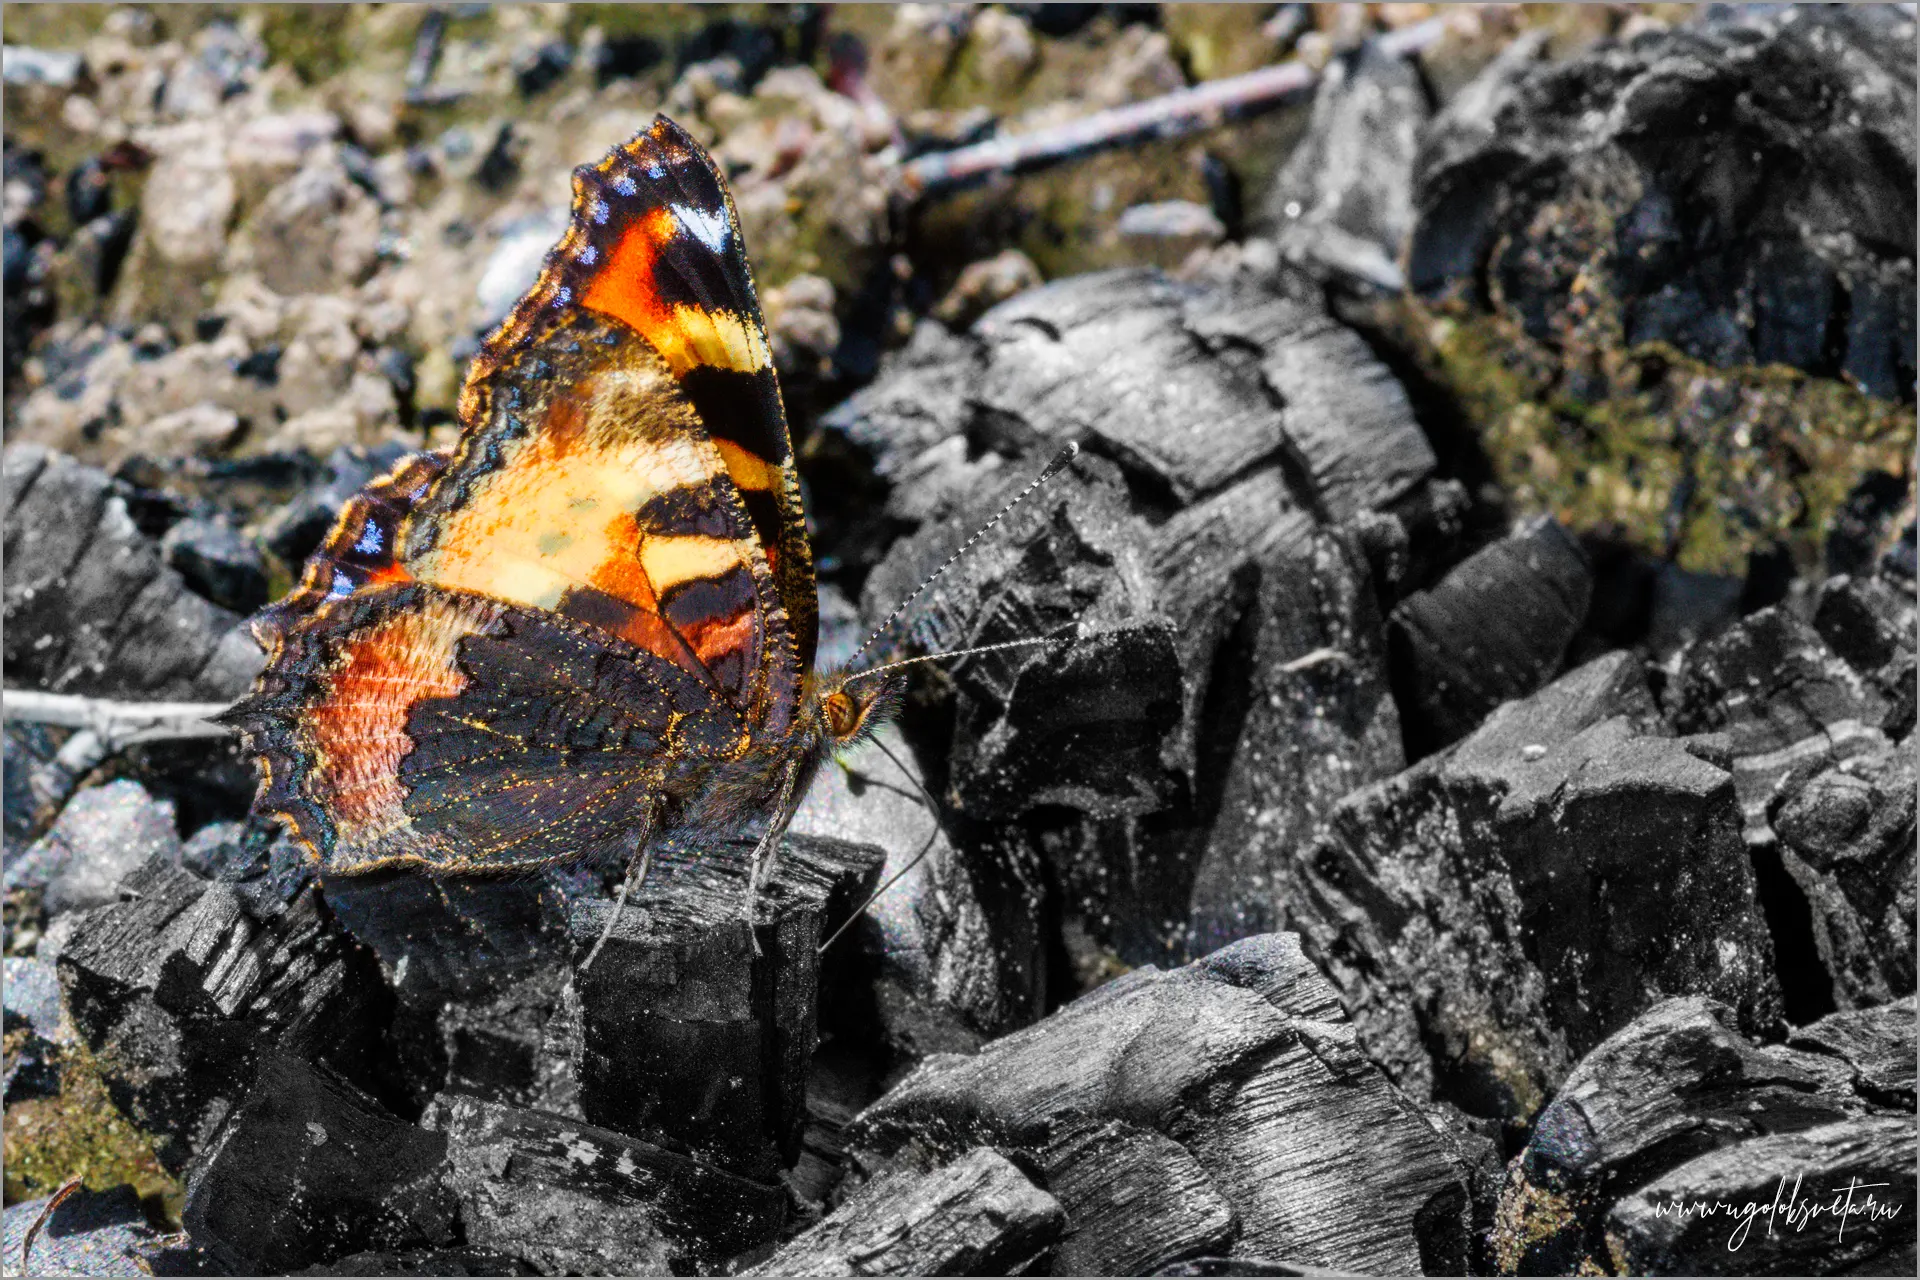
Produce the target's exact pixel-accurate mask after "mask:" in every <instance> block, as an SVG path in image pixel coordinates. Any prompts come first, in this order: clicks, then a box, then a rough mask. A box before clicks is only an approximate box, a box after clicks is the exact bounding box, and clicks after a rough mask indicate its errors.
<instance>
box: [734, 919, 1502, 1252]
mask: <svg viewBox="0 0 1920 1280" xmlns="http://www.w3.org/2000/svg"><path fill="white" fill-rule="evenodd" d="M1108 1122H1118V1123H1123V1124H1126V1125H1129V1126H1132V1127H1134V1128H1136V1129H1139V1130H1141V1131H1146V1132H1151V1133H1154V1134H1157V1135H1159V1136H1160V1137H1162V1138H1165V1139H1167V1140H1169V1141H1171V1142H1173V1143H1176V1144H1177V1145H1178V1146H1180V1147H1181V1148H1183V1149H1184V1150H1185V1151H1186V1153H1187V1155H1188V1156H1189V1157H1190V1159H1191V1160H1192V1162H1193V1165H1194V1166H1197V1168H1198V1169H1199V1170H1201V1171H1204V1174H1205V1176H1206V1178H1207V1179H1208V1180H1209V1181H1210V1182H1211V1185H1212V1190H1213V1192H1214V1193H1215V1194H1217V1195H1218V1197H1219V1198H1220V1199H1222V1200H1224V1201H1225V1202H1226V1204H1227V1205H1228V1206H1230V1207H1231V1209H1232V1212H1233V1215H1234V1217H1235V1219H1236V1220H1237V1223H1238V1231H1237V1232H1235V1233H1230V1235H1231V1238H1230V1239H1223V1238H1221V1237H1222V1234H1223V1233H1215V1232H1211V1231H1206V1232H1202V1233H1196V1234H1206V1235H1208V1236H1209V1238H1211V1239H1214V1240H1217V1241H1218V1242H1219V1243H1220V1244H1221V1245H1228V1244H1230V1245H1231V1246H1232V1252H1234V1253H1246V1254H1251V1255H1256V1256H1258V1255H1267V1256H1278V1257H1287V1258H1297V1259H1300V1260H1302V1261H1305V1262H1308V1263H1310V1264H1312V1265H1315V1266H1324V1267H1332V1268H1335V1269H1343V1270H1361V1271H1400V1272H1411V1271H1414V1270H1416V1269H1419V1268H1421V1267H1422V1265H1423V1262H1424V1261H1427V1260H1429V1259H1432V1260H1434V1262H1435V1265H1445V1263H1444V1262H1442V1261H1440V1260H1442V1259H1459V1258H1463V1257H1464V1245H1465V1221H1464V1209H1465V1200H1466V1196H1465V1187H1464V1185H1463V1183H1462V1181H1461V1175H1462V1170H1461V1167H1460V1165H1459V1164H1458V1163H1457V1161H1456V1159H1455V1158H1454V1156H1453V1153H1452V1151H1451V1148H1450V1144H1449V1143H1448V1142H1447V1141H1446V1140H1445V1139H1443V1138H1442V1136H1441V1135H1440V1134H1438V1133H1437V1132H1436V1131H1435V1130H1434V1129H1433V1128H1432V1127H1431V1125H1430V1123H1429V1122H1428V1120H1427V1119H1426V1118H1425V1117H1423V1116H1421V1115H1420V1114H1419V1113H1418V1112H1417V1111H1416V1110H1415V1109H1414V1108H1413V1107H1412V1105H1411V1104H1410V1103H1409V1102H1408V1101H1407V1099H1406V1098H1405V1097H1403V1096H1402V1095H1401V1094H1400V1093H1399V1091H1398V1090H1396V1089H1395V1088H1394V1087H1393V1086H1392V1085H1390V1084H1389V1083H1388V1082H1387V1081H1386V1080H1385V1079H1384V1078H1383V1077H1382V1076H1381V1075H1380V1073H1379V1072H1378V1071H1377V1070H1375V1069H1374V1068H1373V1067H1372V1066H1371V1065H1370V1064H1369V1063H1368V1062H1367V1060H1366V1058H1365V1057H1364V1056H1362V1054H1361V1053H1360V1051H1359V1048H1358V1046H1357V1043H1356V1041H1355V1038H1354V1032H1353V1027H1352V1025H1351V1024H1350V1023H1348V1022H1347V1021H1346V1020H1345V1018H1344V1016H1343V1015H1342V1014H1341V1012H1340V1008H1339V1000H1338V997H1337V995H1336V993H1335V992H1334V991H1333V989H1332V988H1331V987H1329V986H1328V985H1327V983H1326V980H1325V979H1324V978H1322V977H1321V976H1320V975H1319V974H1318V973H1317V972H1316V971H1315V970H1314V968H1313V966H1312V964H1311V963H1310V962H1309V961H1308V960H1307V959H1306V958H1305V956H1304V955H1303V954H1302V952H1301V950H1300V946H1299V941H1298V939H1297V938H1294V937H1292V936H1290V935H1285V934H1278V935H1273V934H1270V935H1264V936H1262V937H1258V938H1251V939H1248V940H1246V941H1243V942H1239V943H1236V944H1234V945H1233V946H1231V947H1227V948H1225V949H1223V950H1221V951H1218V952H1215V953H1214V954H1213V955H1211V956H1209V957H1207V958H1206V959H1204V960H1201V961H1198V962H1196V963H1194V964H1192V965H1188V966H1186V967H1185V968H1182V969H1177V970H1174V971H1171V972H1160V971H1156V970H1152V969H1142V970H1135V971H1134V972H1132V973H1130V974H1128V975H1126V976H1125V977H1122V978H1119V979H1117V980H1115V981H1113V982H1110V983H1108V984H1107V985H1106V986H1103V987H1100V988H1099V989H1097V990H1095V991H1093V992H1091V993H1090V994H1088V995H1085V996H1082V997H1081V998H1080V999H1078V1000H1076V1001H1074V1002H1073V1003H1072V1004H1069V1005H1067V1006H1066V1007H1065V1008H1063V1009H1061V1010H1059V1011H1058V1012H1056V1013H1054V1014H1053V1015H1052V1016H1050V1017H1048V1018H1047V1019H1045V1020H1044V1021H1042V1022H1040V1023H1038V1024H1036V1025H1035V1026H1033V1027H1030V1028H1027V1029H1026V1030H1024V1031H1019V1032H1016V1033H1014V1034H1012V1035H1010V1036H1005V1037H1003V1038H1001V1039H999V1040H996V1041H993V1042H992V1043H990V1044H988V1045H987V1046H985V1047H984V1048H983V1049H981V1050H980V1052H979V1053H978V1054H975V1055H973V1056H971V1057H939V1058H933V1059H930V1060H928V1061H927V1062H924V1063H922V1064H921V1065H920V1067H919V1068H917V1069H916V1070H915V1071H914V1072H913V1073H912V1074H910V1075H908V1076H907V1077H906V1078H905V1079H904V1080H902V1081H901V1082H900V1083H899V1084H897V1085H895V1086H894V1087H893V1088H892V1089H891V1090H889V1091H888V1092H887V1093H886V1094H885V1095H883V1096H882V1097H881V1099H880V1100H879V1101H878V1102H876V1103H875V1104H874V1105H873V1106H872V1107H870V1108H868V1110H867V1111H866V1112H865V1113H864V1114H862V1115H861V1116H860V1118H859V1119H858V1120H857V1121H856V1122H855V1124H854V1125H853V1126H852V1127H851V1128H850V1130H849V1134H848V1145H849V1150H850V1152H851V1153H852V1154H853V1156H854V1158H855V1159H856V1160H858V1161H859V1163H860V1165H861V1166H862V1167H866V1168H874V1169H879V1168H886V1167H890V1165H892V1164H894V1163H899V1162H907V1163H911V1162H912V1161H913V1160H915V1159H918V1158H920V1155H924V1154H925V1153H927V1152H932V1153H935V1154H936V1155H946V1156H954V1155H958V1154H959V1153H961V1152H963V1151H965V1150H966V1149H968V1148H970V1147H972V1146H974V1145H976V1144H978V1143H981V1142H991V1143H992V1144H994V1145H995V1146H996V1147H1000V1148H1003V1149H1007V1150H1013V1151H1022V1152H1025V1153H1027V1154H1028V1155H1029V1156H1030V1157H1031V1158H1033V1159H1034V1160H1035V1161H1036V1163H1037V1164H1038V1165H1039V1166H1040V1167H1042V1168H1045V1167H1047V1163H1048V1160H1049V1155H1048V1153H1049V1151H1050V1149H1051V1150H1052V1151H1053V1155H1054V1157H1055V1167H1057V1168H1061V1169H1062V1172H1063V1173H1067V1172H1068V1170H1067V1168H1066V1167H1065V1166H1066V1162H1067V1157H1068V1154H1069V1152H1070V1147H1069V1146H1067V1145H1058V1146H1057V1145H1056V1140H1057V1139H1058V1138H1061V1137H1062V1136H1063V1135H1064V1134H1066V1133H1067V1132H1068V1131H1069V1130H1071V1129H1073V1128H1075V1127H1077V1126H1085V1125H1101V1124H1105V1123H1108ZM1355 1133H1364V1134H1366V1135H1367V1138H1366V1142H1365V1144H1364V1154H1363V1153H1362V1151H1361V1149H1360V1148H1357V1147H1354V1146H1353V1145H1352V1144H1351V1141H1350V1139H1351V1135H1353V1134H1355ZM916 1153H918V1154H916ZM1171 1167H1172V1166H1168V1168H1171ZM1065 1185H1066V1186H1068V1187H1077V1186H1078V1184H1077V1183H1076V1180H1075V1177H1074V1176H1068V1177H1067V1179H1066V1184H1065ZM1080 1189H1083V1188H1080ZM1168 1190H1169V1191H1175V1190H1177V1192H1178V1194H1180V1195H1182V1196H1183V1197H1186V1201H1185V1203H1186V1208H1185V1209H1184V1211H1183V1210H1179V1209H1169V1210H1168V1212H1167V1215H1166V1216H1167V1217H1168V1219H1169V1220H1170V1222H1171V1220H1172V1219H1174V1218H1176V1217H1177V1216H1179V1215H1180V1214H1182V1213H1183V1212H1184V1214H1185V1215H1186V1221H1187V1224H1188V1227H1187V1229H1192V1228H1193V1225H1194V1224H1195V1223H1196V1222H1197V1221H1205V1218H1206V1211H1205V1208H1204V1202H1203V1200H1201V1199H1197V1198H1195V1197H1194V1195H1193V1192H1194V1187H1193V1184H1191V1183H1188V1182H1185V1180H1180V1183H1179V1184H1177V1185H1176V1186H1174V1187H1168ZM1062 1203H1063V1204H1066V1203H1067V1201H1066V1200H1065V1199H1064V1198H1063V1199H1062ZM1080 1203H1081V1204H1082V1206H1083V1215H1082V1216H1081V1217H1079V1218H1074V1217H1072V1216H1071V1211H1070V1212H1069V1221H1068V1223H1067V1230H1068V1231H1069V1232H1074V1233H1077V1234H1076V1235H1075V1236H1074V1237H1073V1239H1074V1241H1075V1243H1074V1248H1075V1249H1076V1250H1077V1251H1078V1252H1079V1254H1080V1255H1081V1256H1085V1257H1092V1256H1096V1255H1098V1256H1103V1257H1118V1256H1122V1255H1124V1254H1126V1253H1127V1252H1128V1251H1129V1250H1131V1249H1136V1248H1139V1247H1141V1246H1142V1245H1143V1244H1146V1243H1148V1240H1150V1237H1149V1238H1148V1240H1143V1238H1142V1234H1141V1230H1140V1228H1139V1227H1138V1226H1137V1225H1135V1224H1133V1223H1131V1222H1122V1221H1120V1219H1119V1218H1118V1217H1116V1215H1114V1214H1113V1213H1111V1212H1110V1211H1109V1210H1108V1207H1107V1206H1106V1205H1105V1204H1103V1203H1102V1201H1101V1200H1100V1199H1099V1198H1098V1197H1097V1196H1095V1197H1093V1198H1091V1199H1087V1200H1083V1201H1080ZM1102 1227H1104V1228H1106V1231H1105V1232H1103V1231H1102V1230H1101V1228H1102ZM777 1261H778V1259H776V1262H777ZM770 1265H772V1264H770Z"/></svg>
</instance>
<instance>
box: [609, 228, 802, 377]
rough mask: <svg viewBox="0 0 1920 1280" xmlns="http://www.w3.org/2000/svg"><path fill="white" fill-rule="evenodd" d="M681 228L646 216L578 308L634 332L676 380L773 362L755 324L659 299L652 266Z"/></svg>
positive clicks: (617, 244)
mask: <svg viewBox="0 0 1920 1280" xmlns="http://www.w3.org/2000/svg"><path fill="white" fill-rule="evenodd" d="M679 231H680V223H679V221H678V219H676V218H675V217H674V214H673V211H672V210H671V209H669V208H666V207H664V206H663V207H660V208H656V209H652V210H649V211H648V212H647V213H646V214H645V216H643V217H640V218H636V219H635V220H634V221H633V223H632V225H631V226H629V227H627V229H626V230H625V231H623V232H622V233H621V234H620V238H619V239H618V240H616V241H614V243H613V246H612V248H611V249H610V250H609V251H608V253H607V254H606V257H605V259H604V261H603V262H602V263H601V265H600V266H599V267H597V268H596V269H595V270H594V272H593V275H592V278H591V279H590V280H589V281H588V282H587V286H586V289H585V290H584V291H583V292H582V293H581V295H580V305H581V306H583V307H586V308H588V309H589V310H593V311H598V312H600V313H601V314H602V315H609V316H612V317H614V318H615V319H617V320H621V321H624V322H625V323H627V324H629V325H631V326H633V328H635V329H637V330H639V332H640V335H641V336H642V337H644V338H645V339H646V340H647V342H648V343H649V344H651V345H652V347H653V349H654V350H655V351H657V352H659V353H660V358H661V359H662V360H664V361H666V364H667V368H669V369H671V370H672V371H673V375H674V376H675V377H680V376H681V375H683V374H685V373H686V372H687V371H688V370H690V369H694V368H698V367H700V366H702V365H710V366H712V367H714V368H719V369H735V370H738V371H740V372H742V373H752V372H754V371H755V370H758V369H764V368H766V367H767V366H768V364H769V363H771V361H772V354H771V352H770V351H769V350H768V348H767V342H766V338H765V336H764V335H762V334H761V332H760V327H759V325H758V324H756V323H753V322H750V321H748V320H744V319H742V318H741V317H740V316H738V315H736V314H735V313H734V312H732V311H725V310H708V309H706V308H703V307H697V306H691V305H689V304H687V303H684V302H679V303H668V302H667V301H665V300H664V299H663V298H661V296H660V290H659V286H658V285H657V284H656V282H655V279H654V264H655V263H656V262H658V260H659V257H660V252H661V250H662V249H663V248H665V246H666V244H667V242H668V241H670V240H672V239H673V237H674V236H675V235H677V234H679Z"/></svg>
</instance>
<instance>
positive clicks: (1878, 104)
mask: <svg viewBox="0 0 1920 1280" xmlns="http://www.w3.org/2000/svg"><path fill="white" fill-rule="evenodd" d="M1913 42H1914V35H1913V26H1912V23H1911V21H1910V20H1909V19H1908V18H1907V17H1906V15H1903V14H1900V13H1898V12H1895V11H1890V10H1871V9H1847V10H1834V9H1808V10H1794V11H1786V12H1785V13H1780V14H1764V15H1752V16H1748V15H1745V14H1731V13H1730V14H1728V15H1726V16H1719V17H1716V18H1713V19H1709V20H1705V21H1702V22H1699V23H1688V24H1686V25H1684V26H1682V27H1676V28H1675V29H1673V30H1672V31H1669V32H1664V33H1660V34H1658V35H1648V36H1645V37H1641V38H1637V39H1633V40H1629V41H1621V42H1617V43H1611V44H1608V45H1606V46H1604V47H1600V48H1596V49H1593V50H1591V51H1589V52H1587V53H1584V54H1582V55H1581V56H1579V57H1576V58H1571V59H1566V60H1562V61H1557V62H1554V63H1552V64H1537V63H1536V64H1534V65H1528V64H1529V62H1530V61H1531V60H1532V59H1533V58H1535V57H1537V55H1538V52H1539V47H1538V46H1537V45H1534V44H1531V42H1529V43H1528V44H1527V45H1525V46H1522V47H1517V48H1515V49H1514V50H1513V53H1514V54H1515V55H1516V56H1515V57H1512V58H1508V59H1503V60H1502V63H1500V64H1496V69H1495V73H1494V74H1490V75H1489V76H1488V77H1487V78H1486V79H1485V80H1483V81H1482V82H1481V83H1480V84H1477V85H1476V86H1475V87H1474V89H1473V90H1472V91H1471V92H1468V93H1463V94H1461V95H1460V96H1459V98H1458V99H1457V100H1456V101H1455V102H1454V103H1453V104H1452V105H1451V106H1450V107H1449V109H1448V110H1447V111H1446V112H1444V113H1443V114H1442V115H1441V116H1440V117H1439V118H1438V119H1436V120H1435V121H1434V124H1433V127H1432V128H1431V129H1430V130H1428V132H1427V133H1426V135H1425V136H1424V137H1423V139H1422V143H1421V156H1420V160H1419V173H1418V179H1417V188H1416V192H1415V201H1416V204H1417V207H1418V225H1417V226H1416V228H1415V230H1414V233H1413V237H1412V241H1411V244H1410V246H1409V251H1408V252H1409V276H1410V280H1409V283H1410V284H1411V285H1412V287H1413V288H1414V289H1416V290H1420V291H1427V292H1438V291H1441V290H1444V289H1447V288H1449V287H1452V286H1458V287H1463V288H1469V289H1473V290H1475V291H1480V290H1487V289H1489V288H1492V289H1495V290H1497V292H1498V294H1499V296H1501V297H1502V298H1503V300H1504V305H1505V306H1507V307H1509V308H1511V310H1512V311H1513V312H1515V313H1516V314H1517V316H1518V317H1519V318H1520V319H1522V320H1523V321H1524V323H1525V325H1526V327H1527V329H1528V330H1529V332H1531V333H1532V334H1533V335H1534V336H1535V337H1538V338H1542V339H1547V338H1548V337H1549V336H1550V335H1555V334H1565V333H1568V332H1569V331H1572V330H1575V329H1577V328H1578V327H1580V326H1581V324H1582V323H1583V322H1586V323H1590V322H1591V321H1590V320H1589V319H1588V317H1590V316H1591V314H1592V304H1591V301H1590V300H1591V299H1592V298H1594V297H1601V298H1605V299H1609V300H1611V301H1610V302H1609V303H1607V304H1604V305H1609V306H1611V307H1615V308H1617V309H1618V311H1619V313H1620V318H1621V323H1622V324H1623V326H1624V329H1625V336H1626V340H1627V342H1628V343H1629V344H1633V345H1637V344H1640V343H1645V342H1651V341H1660V342H1665V343H1669V344H1671V345H1672V346H1674V347H1676V348H1678V349H1679V350H1680V351H1681V352H1684V353H1685V354H1686V355H1687V356H1690V357H1693V358H1695V359H1698V360H1702V361H1706V362H1709V363H1712V364H1718V365H1734V364H1746V365H1763V364H1768V363H1773V362H1780V363H1786V364H1791V365H1794V366H1796V367H1798V368H1801V369H1804V370H1806V371H1807V372H1809V373H1812V374H1815V375H1818V376H1823V377H1839V376H1842V375H1844V376H1845V377H1846V378H1848V379H1849V380H1850V381H1853V382H1855V383H1856V384H1857V385H1860V386H1862V387H1864V388H1866V389H1867V390H1868V391H1869V392H1870V393H1871V394H1873V395H1876V396H1885V397H1899V398H1910V397H1911V395H1912V384H1913V369H1914V364H1913V361H1914V346H1913V343H1914V337H1913V327H1912V326H1913V310H1914V307H1913V301H1912V299H1913V296H1914V294H1913V290H1914V275H1913V269H1912V265H1911V263H1912V257H1913V246H1914V230H1913V225H1912V219H1911V218H1910V217H1908V216H1907V212H1906V211H1907V210H1908V209H1910V208H1911V207H1912V198H1913V184H1914V164H1913V151H1912V148H1911V146H1910V139H1911V138H1912V136H1913V123H1912V114H1913V102H1914V82H1913V78H1912V76H1911V75H1909V74H1907V70H1908V68H1909V66H1910V64H1911V62H1912V51H1913V47H1914V44H1913ZM1736 101H1739V102H1743V103H1747V104H1750V106H1748V107H1743V108H1742V109H1740V110H1733V109H1731V108H1730V106H1729V104H1731V103H1733V102H1736ZM1854 103H1858V104H1859V105H1858V106H1855V105H1851V104H1854ZM1808 104H1819V105H1814V106H1812V107H1811V108H1810V107H1809V105H1808ZM1842 104H1849V105H1844V106H1843V105H1842ZM1868 156H1874V157H1886V159H1885V160H1884V161H1879V160H1867V159H1866V157H1868ZM1736 208H1737V209H1739V211H1740V212H1739V215H1738V216H1730V211H1731V210H1733V209H1736ZM1832 237H1837V239H1830V238H1832ZM1842 245H1844V247H1841V246H1842ZM1576 278H1581V279H1584V281H1585V287H1581V288H1572V287H1569V286H1570V285H1572V284H1573V282H1574V281H1575V280H1576ZM1736 316H1737V317H1741V319H1740V320H1739V321H1736V320H1735V319H1734V317H1736Z"/></svg>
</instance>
